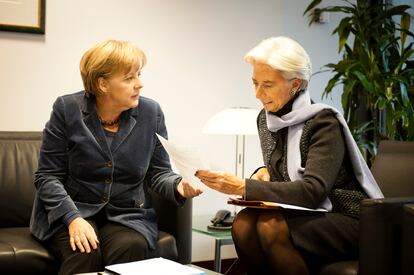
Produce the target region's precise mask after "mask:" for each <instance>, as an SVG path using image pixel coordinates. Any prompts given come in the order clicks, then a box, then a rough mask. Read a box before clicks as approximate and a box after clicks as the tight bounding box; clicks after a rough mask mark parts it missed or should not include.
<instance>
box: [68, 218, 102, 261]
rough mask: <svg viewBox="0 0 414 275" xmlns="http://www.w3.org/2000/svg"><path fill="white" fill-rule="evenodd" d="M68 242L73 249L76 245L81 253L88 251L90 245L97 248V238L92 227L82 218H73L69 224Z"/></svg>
mask: <svg viewBox="0 0 414 275" xmlns="http://www.w3.org/2000/svg"><path fill="white" fill-rule="evenodd" d="M68 227H69V242H70V247H71V248H72V250H73V251H75V250H76V247H77V248H78V249H79V251H80V252H81V253H84V252H86V253H90V252H91V246H92V248H93V249H97V248H98V244H99V240H98V237H97V236H96V233H95V230H94V229H93V227H92V226H91V225H90V224H89V223H88V222H87V221H86V220H85V219H83V218H81V217H78V218H75V219H74V220H73V221H72V222H71V223H70V224H69V226H68Z"/></svg>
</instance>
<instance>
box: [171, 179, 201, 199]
mask: <svg viewBox="0 0 414 275" xmlns="http://www.w3.org/2000/svg"><path fill="white" fill-rule="evenodd" d="M177 191H178V193H180V195H181V196H182V197H184V198H187V199H191V198H194V197H197V196H198V195H200V194H201V193H203V191H201V190H200V189H195V188H194V187H192V186H191V185H190V184H189V183H188V182H186V181H183V180H181V181H180V183H179V184H178V186H177Z"/></svg>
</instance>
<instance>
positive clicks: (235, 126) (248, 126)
mask: <svg viewBox="0 0 414 275" xmlns="http://www.w3.org/2000/svg"><path fill="white" fill-rule="evenodd" d="M258 114H259V110H257V109H253V108H245V107H238V108H229V109H225V110H223V111H220V112H218V113H217V114H215V115H214V116H213V117H211V118H210V119H209V120H208V121H207V123H206V124H205V125H204V127H203V133H205V134H220V135H257V124H256V119H257V115H258Z"/></svg>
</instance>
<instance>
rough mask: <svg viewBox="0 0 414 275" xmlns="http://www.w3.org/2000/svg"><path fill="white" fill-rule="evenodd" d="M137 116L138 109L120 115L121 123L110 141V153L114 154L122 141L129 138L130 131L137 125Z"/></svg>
mask: <svg viewBox="0 0 414 275" xmlns="http://www.w3.org/2000/svg"><path fill="white" fill-rule="evenodd" d="M137 115H138V108H133V109H130V110H128V111H125V112H123V113H122V116H121V123H120V124H119V129H118V133H117V134H116V136H115V138H114V140H113V141H112V146H111V152H113V153H114V152H115V151H116V150H117V149H118V148H119V146H120V145H121V144H122V142H124V140H125V139H126V138H127V137H128V136H129V134H130V133H131V131H132V129H133V128H134V127H135V124H136V123H137V120H136V117H137Z"/></svg>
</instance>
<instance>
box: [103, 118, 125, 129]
mask: <svg viewBox="0 0 414 275" xmlns="http://www.w3.org/2000/svg"><path fill="white" fill-rule="evenodd" d="M99 120H100V121H101V124H102V126H104V127H112V126H114V125H118V124H119V121H120V120H121V116H119V117H117V118H116V119H115V120H112V121H106V120H103V119H102V118H101V117H99Z"/></svg>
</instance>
